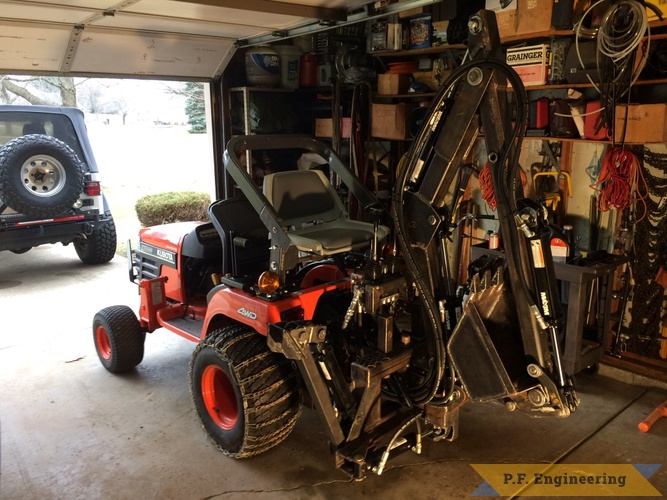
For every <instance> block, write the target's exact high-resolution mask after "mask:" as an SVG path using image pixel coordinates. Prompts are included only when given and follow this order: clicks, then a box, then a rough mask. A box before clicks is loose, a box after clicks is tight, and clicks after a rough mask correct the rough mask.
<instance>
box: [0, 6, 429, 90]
mask: <svg viewBox="0 0 667 500" xmlns="http://www.w3.org/2000/svg"><path fill="white" fill-rule="evenodd" d="M367 1H368V0H284V1H273V0H124V1H121V0H0V73H4V74H53V75H67V74H69V75H74V76H86V75H90V76H93V75H94V76H137V77H150V78H182V79H203V80H206V79H211V78H214V77H216V76H218V75H219V74H220V73H221V72H222V70H223V69H224V67H225V66H226V64H227V63H228V62H229V60H230V58H231V57H232V55H233V54H234V51H235V50H236V48H237V47H238V46H239V45H243V44H247V43H250V44H253V43H259V42H262V41H269V40H278V39H279V38H280V37H284V36H286V37H290V36H296V35H298V34H303V33H314V32H316V31H318V30H322V29H324V27H325V26H331V25H334V26H338V25H342V24H349V23H352V22H357V21H359V20H361V19H366V18H373V17H379V16H380V15H387V13H391V12H392V11H394V12H395V11H398V10H405V9H407V8H411V7H414V6H416V5H426V4H430V3H435V2H436V1H438V0H408V1H406V2H402V3H401V4H400V8H397V6H396V5H393V6H389V7H384V6H381V7H380V8H379V9H376V5H374V4H370V5H369V7H365V6H364V5H365V4H366V3H367ZM376 3H377V5H383V4H384V3H387V2H376Z"/></svg>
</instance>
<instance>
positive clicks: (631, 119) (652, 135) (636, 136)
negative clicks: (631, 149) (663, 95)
mask: <svg viewBox="0 0 667 500" xmlns="http://www.w3.org/2000/svg"><path fill="white" fill-rule="evenodd" d="M626 112H627V114H626ZM626 116H627V125H626V128H625V142H631V143H635V144H646V143H651V142H667V104H666V103H661V104H630V105H629V106H616V122H615V123H614V140H615V141H616V142H620V141H621V139H622V136H623V126H624V124H625V123H626Z"/></svg>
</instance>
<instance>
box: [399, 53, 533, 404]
mask: <svg viewBox="0 0 667 500" xmlns="http://www.w3.org/2000/svg"><path fill="white" fill-rule="evenodd" d="M484 66H491V67H492V68H493V69H494V70H498V71H500V72H502V73H503V74H504V75H505V76H506V77H507V79H508V80H509V81H510V82H511V83H512V86H513V88H514V92H515V95H516V97H517V126H515V127H514V128H513V130H512V134H509V138H507V139H506V140H505V147H504V148H503V151H501V152H500V157H499V167H500V168H502V169H503V175H502V177H503V180H504V181H505V182H503V183H502V184H503V185H504V186H505V189H503V192H502V193H500V199H499V202H504V203H506V206H508V207H510V213H515V212H516V210H517V203H516V197H515V196H513V195H511V194H510V192H509V191H510V190H512V187H513V186H514V185H515V183H516V180H517V178H518V177H519V176H518V174H517V172H518V154H519V152H520V144H521V141H522V138H523V135H524V133H525V128H526V117H527V106H528V100H527V96H526V92H525V89H524V86H523V83H522V81H521V79H520V78H519V77H518V75H516V73H515V72H514V71H512V70H511V68H509V67H508V66H507V65H505V64H504V63H502V62H500V61H496V60H474V61H470V62H468V63H466V64H463V65H462V66H460V67H459V68H457V69H456V70H455V71H454V72H453V73H452V75H450V77H449V78H448V79H447V81H446V82H445V83H444V84H443V87H442V90H441V91H440V93H439V94H438V96H437V97H436V100H435V102H434V104H433V105H432V107H431V111H430V114H429V116H428V117H427V118H426V120H425V123H431V121H432V120H433V118H434V115H435V113H438V112H440V111H441V110H442V108H443V106H444V103H445V101H446V100H447V99H450V98H451V96H452V95H453V94H454V93H455V92H456V90H457V88H458V84H459V82H460V80H461V78H463V77H464V76H465V75H466V74H467V73H468V71H469V70H470V69H471V68H473V67H484ZM446 119H447V116H446V115H442V116H440V117H439V118H438V119H437V121H441V120H446ZM436 126H440V124H439V123H438V124H436V125H434V126H432V127H430V128H428V127H424V128H422V130H421V131H420V134H419V136H418V137H417V138H416V140H415V141H414V143H413V145H412V147H411V149H410V153H409V155H408V161H407V162H406V167H405V168H403V169H402V170H401V173H400V176H399V178H398V179H397V183H396V187H395V189H394V203H393V204H392V215H393V217H394V220H395V222H396V223H395V229H396V237H397V241H398V243H399V245H400V247H401V249H402V251H403V255H404V258H405V263H406V266H407V268H408V271H409V272H410V275H411V277H412V279H413V281H414V283H415V286H416V287H417V290H418V291H419V294H420V297H421V300H422V304H423V306H424V308H425V310H426V317H427V321H428V323H430V326H431V328H430V332H431V333H432V338H431V339H430V340H431V342H430V344H429V342H427V345H430V346H432V348H433V352H432V353H431V354H433V355H434V362H435V366H433V367H432V369H431V371H430V373H429V374H428V376H427V379H426V382H425V383H424V384H421V385H420V386H419V387H411V388H408V394H409V396H410V397H411V398H412V400H413V401H412V402H413V404H415V405H420V404H426V403H431V404H436V405H440V404H444V403H445V402H446V401H447V400H448V399H449V398H450V396H451V394H452V392H453V390H454V388H455V373H454V370H453V365H452V363H451V362H449V363H448V353H447V349H446V346H445V340H444V332H443V328H442V323H441V321H440V313H439V308H438V306H437V303H436V300H435V297H434V296H433V293H432V292H431V290H430V287H429V285H428V283H427V281H426V279H425V278H424V276H423V275H422V273H421V271H420V270H419V267H418V264H417V261H416V256H415V254H414V252H413V250H412V248H411V244H410V241H409V240H408V236H407V224H406V220H405V214H404V211H403V206H404V193H405V191H406V186H407V183H408V179H409V178H410V174H411V173H412V171H413V170H414V169H415V167H416V166H417V164H418V162H424V163H426V164H428V160H430V158H431V157H432V153H431V154H430V155H425V154H424V149H425V148H424V145H425V144H426V143H427V141H429V140H432V139H433V137H432V135H431V132H432V130H434V129H435V127H436ZM427 158H428V160H427ZM419 167H420V168H421V165H419ZM513 191H514V190H512V192H513ZM509 222H510V224H511V226H512V227H515V226H514V221H513V220H512V219H511V217H510V218H509ZM510 233H513V234H512V237H511V244H512V247H513V251H515V252H517V251H518V248H519V242H518V240H517V235H516V231H510ZM517 254H518V253H517ZM521 282H522V286H523V287H525V289H526V290H529V289H528V287H527V285H526V283H525V279H524V278H523V277H522V280H521ZM528 297H530V295H528ZM427 330H429V329H427ZM446 365H447V368H448V369H449V370H448V371H449V384H448V387H447V390H446V392H444V394H442V395H438V389H439V388H440V387H441V385H442V382H443V377H444V372H445V367H446Z"/></svg>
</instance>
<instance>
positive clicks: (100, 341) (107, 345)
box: [95, 325, 111, 359]
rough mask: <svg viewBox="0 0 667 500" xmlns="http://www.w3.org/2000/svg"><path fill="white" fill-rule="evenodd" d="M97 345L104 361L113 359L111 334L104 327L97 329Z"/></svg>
mask: <svg viewBox="0 0 667 500" xmlns="http://www.w3.org/2000/svg"><path fill="white" fill-rule="evenodd" d="M95 344H97V351H98V352H99V353H100V356H102V357H103V358H104V359H111V341H109V334H108V333H107V331H106V329H105V328H104V327H103V326H101V325H100V326H98V327H97V328H96V329H95Z"/></svg>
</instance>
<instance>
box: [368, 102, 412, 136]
mask: <svg viewBox="0 0 667 500" xmlns="http://www.w3.org/2000/svg"><path fill="white" fill-rule="evenodd" d="M415 106H416V105H415V104H412V103H406V102H402V103H399V104H375V103H373V105H372V124H371V136H373V137H377V138H378V139H392V140H397V141H403V140H406V139H410V127H409V125H408V119H409V117H410V112H411V111H412V110H413V109H414V108H415Z"/></svg>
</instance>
